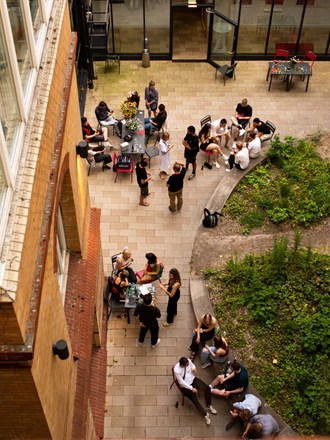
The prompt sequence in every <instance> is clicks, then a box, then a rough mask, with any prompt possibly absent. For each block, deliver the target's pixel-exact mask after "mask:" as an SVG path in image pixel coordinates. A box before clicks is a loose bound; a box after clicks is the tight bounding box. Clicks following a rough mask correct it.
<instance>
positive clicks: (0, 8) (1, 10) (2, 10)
mask: <svg viewBox="0 0 330 440" xmlns="http://www.w3.org/2000/svg"><path fill="white" fill-rule="evenodd" d="M0 17H1V21H2V26H3V32H4V40H5V41H4V44H5V45H6V47H7V52H8V62H9V65H8V68H9V74H10V73H11V74H12V78H13V85H14V88H15V92H16V99H17V103H18V110H19V112H20V119H21V121H23V122H24V123H26V119H27V118H26V111H25V106H24V93H23V88H22V82H21V76H20V73H19V69H18V64H17V57H16V49H15V44H14V39H13V34H12V31H11V25H10V18H9V14H8V9H7V6H6V4H5V3H4V2H0Z"/></svg>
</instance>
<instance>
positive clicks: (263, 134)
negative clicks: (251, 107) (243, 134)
mask: <svg viewBox="0 0 330 440" xmlns="http://www.w3.org/2000/svg"><path fill="white" fill-rule="evenodd" d="M252 132H256V133H257V136H258V137H259V138H260V141H261V142H264V141H268V139H270V136H271V131H270V128H269V127H268V125H267V124H265V123H264V122H262V121H260V119H259V118H254V119H253V124H252V127H251V128H250V129H249V130H248V137H247V139H246V140H247V141H249V140H250V134H251V133H252Z"/></svg>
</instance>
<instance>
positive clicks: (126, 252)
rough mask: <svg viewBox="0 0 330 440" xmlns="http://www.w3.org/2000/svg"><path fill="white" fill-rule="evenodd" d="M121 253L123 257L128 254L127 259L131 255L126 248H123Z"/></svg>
mask: <svg viewBox="0 0 330 440" xmlns="http://www.w3.org/2000/svg"><path fill="white" fill-rule="evenodd" d="M121 253H122V255H123V257H125V255H126V256H127V255H128V254H129V256H128V258H129V257H130V256H131V255H132V252H131V250H130V249H129V248H128V247H127V246H125V247H124V249H123V250H122V252H121Z"/></svg>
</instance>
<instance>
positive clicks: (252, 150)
mask: <svg viewBox="0 0 330 440" xmlns="http://www.w3.org/2000/svg"><path fill="white" fill-rule="evenodd" d="M249 137H250V139H251V140H250V142H248V143H247V144H246V147H247V149H248V150H249V157H250V159H256V158H257V157H258V156H259V155H260V151H261V140H260V137H259V136H257V133H256V132H255V131H252V132H251V133H250V135H249Z"/></svg>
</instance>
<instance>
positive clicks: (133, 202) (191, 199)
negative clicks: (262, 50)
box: [85, 61, 330, 440]
mask: <svg viewBox="0 0 330 440" xmlns="http://www.w3.org/2000/svg"><path fill="white" fill-rule="evenodd" d="M267 66H268V64H267V62H239V64H238V68H237V75H236V78H237V80H236V81H233V80H228V81H226V86H224V85H223V82H222V81H221V79H219V78H218V80H217V81H215V79H214V68H213V67H212V66H210V65H208V64H206V63H172V62H154V61H152V62H151V67H150V68H147V69H144V68H142V67H141V62H140V61H125V62H122V63H121V74H120V76H119V75H118V70H117V69H116V68H115V67H114V68H113V69H112V70H111V71H110V72H109V70H108V73H107V74H106V75H105V74H104V63H95V70H96V74H97V75H98V80H96V81H95V82H94V89H92V90H88V93H87V101H86V107H85V115H86V116H87V117H88V119H89V120H90V121H91V122H94V123H95V122H96V121H95V116H94V108H95V106H96V105H97V103H98V102H99V101H100V100H105V101H106V102H108V104H109V106H110V107H111V108H113V109H114V110H115V117H118V118H120V117H121V115H120V113H119V105H120V104H121V103H122V102H123V101H124V99H125V97H126V95H127V93H128V91H130V90H138V91H139V93H140V95H141V96H142V98H143V91H144V87H145V86H146V85H147V84H148V82H149V80H150V79H153V80H155V82H156V86H157V87H158V90H159V95H160V100H159V102H160V103H164V104H165V105H166V109H167V111H168V126H169V132H170V135H171V142H173V143H175V145H176V147H175V148H174V150H172V162H174V161H175V160H178V161H182V162H183V146H182V139H183V137H184V135H185V132H186V127H187V126H188V125H191V124H192V125H195V127H196V129H197V130H198V129H199V127H200V125H199V120H200V119H201V118H202V117H203V116H205V115H206V114H210V115H211V117H212V120H214V119H218V118H219V117H226V118H227V120H229V118H230V116H232V115H233V114H234V110H235V107H236V104H237V103H238V102H239V101H241V99H242V98H244V97H246V98H247V99H248V101H249V104H250V105H251V106H252V107H253V117H260V119H262V120H264V121H265V120H267V119H269V120H271V121H272V122H274V123H275V125H276V126H277V133H278V134H280V135H281V136H286V135H292V136H303V135H304V134H308V133H312V132H316V131H317V130H322V129H325V128H327V122H328V118H326V115H327V114H328V113H329V110H330V109H329V103H328V101H327V99H326V96H329V92H330V90H329V89H330V83H329V80H328V77H327V71H328V70H329V63H317V64H315V65H314V68H313V77H312V78H311V81H310V86H309V91H308V92H307V93H305V91H304V90H305V85H304V84H303V83H300V82H299V81H294V84H293V87H292V89H291V91H290V92H289V93H287V92H285V90H284V88H283V83H282V82H280V81H275V80H274V81H273V84H272V90H271V91H270V92H268V83H266V81H265V78H266V73H267ZM140 107H141V108H143V99H142V104H141V106H140ZM111 141H112V142H113V143H115V144H116V145H117V146H119V142H120V141H119V138H112V139H111ZM204 161H205V155H204V154H203V153H200V154H199V156H198V167H197V177H196V178H195V179H193V180H191V181H188V180H187V179H186V181H185V186H184V196H183V198H184V205H183V210H182V212H181V213H180V214H174V215H173V214H171V213H170V211H169V210H168V205H169V203H168V195H167V189H166V183H165V182H166V181H164V180H161V179H160V178H159V176H158V174H159V169H158V158H155V159H152V161H151V172H152V176H153V180H152V181H151V183H150V191H151V196H149V199H148V202H149V203H150V206H149V207H146V208H145V207H142V206H139V205H138V199H139V189H138V186H137V184H136V179H135V177H134V180H133V183H131V182H130V178H129V176H127V175H120V176H119V177H118V179H117V182H116V183H114V177H115V174H114V173H113V172H112V171H105V172H102V170H101V169H100V168H98V167H95V168H93V169H92V171H91V174H90V177H89V187H90V193H91V199H92V206H95V207H97V208H101V209H102V214H101V237H102V238H101V240H102V247H103V256H104V264H105V269H106V272H107V273H110V271H111V255H113V254H115V253H117V252H118V251H120V250H121V249H122V248H123V247H124V246H126V245H128V246H129V247H130V248H131V250H132V253H133V255H132V256H133V258H134V266H133V268H134V269H135V270H139V269H142V268H143V266H144V263H145V259H144V255H145V253H146V252H154V253H155V254H156V255H157V256H158V257H159V258H160V259H161V260H162V261H163V262H164V263H165V272H164V277H163V279H164V280H165V279H167V276H168V270H169V269H170V268H171V267H176V268H177V269H178V270H179V271H180V273H181V276H182V289H181V291H182V296H181V299H180V302H179V306H178V316H177V317H176V320H175V323H174V325H173V326H171V327H170V328H168V329H164V328H163V327H162V326H161V329H160V338H161V343H160V345H159V346H158V347H157V348H156V349H154V350H152V349H151V347H150V336H147V338H146V341H145V344H144V346H143V347H138V346H137V344H136V337H137V334H138V328H137V326H136V325H135V322H134V320H133V319H131V323H130V324H127V322H126V320H123V319H118V318H116V316H114V315H112V316H111V317H110V320H109V324H108V341H107V349H108V358H107V396H106V402H105V419H104V421H105V438H106V439H115V438H121V439H131V440H132V439H136V440H137V439H146V438H148V439H150V440H151V439H172V438H180V437H182V438H186V439H189V438H194V439H197V438H200V439H202V438H205V439H206V438H207V439H209V440H210V439H211V438H218V437H222V436H227V437H236V436H237V435H238V434H239V430H238V427H236V426H235V427H234V428H232V430H230V431H229V432H228V433H227V432H226V431H225V428H224V427H225V425H226V423H227V422H228V420H229V415H228V409H229V405H228V402H227V401H225V400H221V399H213V403H214V407H215V408H216V409H217V410H218V415H217V416H213V415H211V416H210V417H211V422H212V423H211V426H209V427H208V426H206V425H205V423H204V420H203V418H202V417H201V416H200V415H199V414H198V413H197V412H196V410H195V408H194V407H193V406H192V405H191V404H190V402H189V401H187V399H186V403H185V405H184V407H181V398H180V396H179V395H178V392H177V390H176V389H174V388H172V390H169V385H170V384H171V367H172V365H173V364H175V363H176V362H177V360H178V358H179V357H180V356H183V355H188V351H187V347H188V346H189V342H190V339H191V335H192V330H193V328H194V326H195V317H194V314H193V310H192V305H191V299H190V294H189V277H190V263H189V262H190V258H191V251H192V246H193V243H194V237H195V232H196V229H197V227H198V225H199V222H200V219H201V216H202V212H203V208H204V207H205V206H206V204H207V201H208V200H209V199H210V197H211V195H212V193H213V191H214V189H215V188H216V187H217V185H218V184H219V183H220V182H221V180H222V179H223V177H224V175H225V174H226V173H225V171H224V170H225V167H224V164H223V163H221V168H220V170H217V169H215V168H213V169H212V170H207V169H204V170H203V171H202V170H201V165H202V163H203V162H204ZM189 174H190V173H189ZM157 297H158V303H159V307H160V309H161V311H162V315H163V316H162V318H161V319H160V325H161V322H163V321H164V319H165V316H166V302H167V298H166V297H165V295H164V294H163V293H162V292H161V291H160V290H159V291H158V293H157ZM196 365H197V367H199V366H200V362H199V360H198V359H197V360H196ZM198 375H199V376H200V377H201V378H203V379H204V380H205V381H206V382H207V383H209V382H210V381H211V380H212V374H211V371H209V369H206V370H201V369H199V371H198ZM177 400H179V402H180V405H179V408H176V407H175V403H176V401H177Z"/></svg>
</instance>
